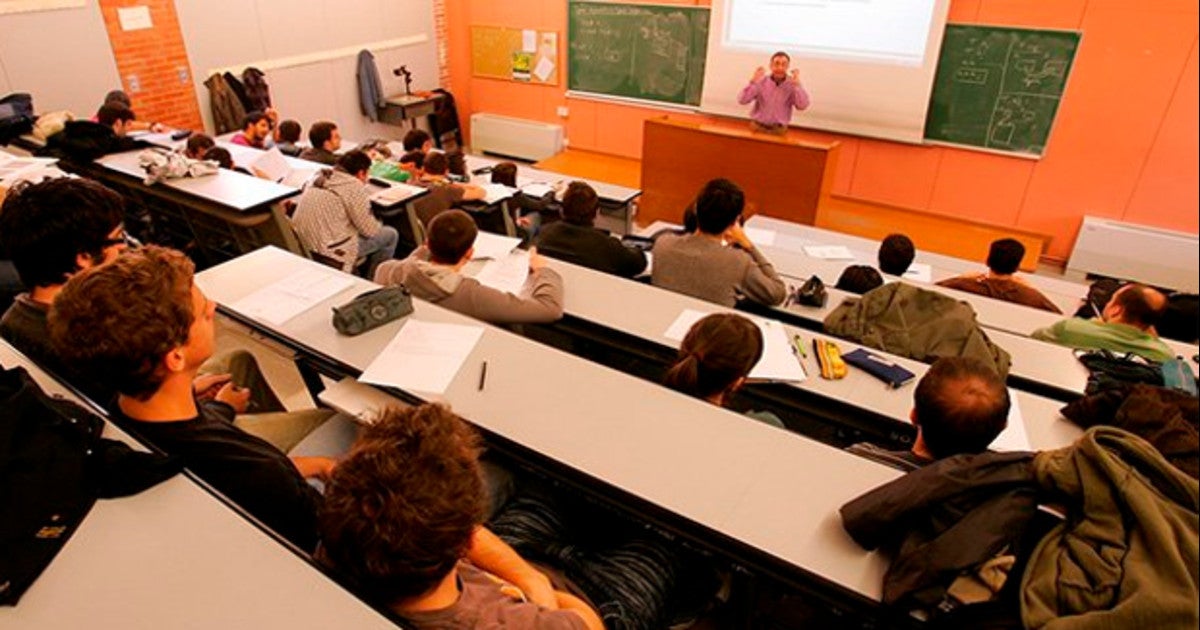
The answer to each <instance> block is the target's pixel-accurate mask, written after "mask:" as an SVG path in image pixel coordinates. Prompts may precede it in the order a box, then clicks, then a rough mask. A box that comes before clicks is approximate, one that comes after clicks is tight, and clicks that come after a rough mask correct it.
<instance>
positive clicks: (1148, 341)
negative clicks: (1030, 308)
mask: <svg viewBox="0 0 1200 630" xmlns="http://www.w3.org/2000/svg"><path fill="white" fill-rule="evenodd" d="M1166 305H1167V299H1166V297H1164V296H1163V294H1161V293H1159V292H1158V291H1155V290H1154V289H1151V288H1150V287H1147V286H1144V285H1141V284H1127V285H1125V286H1123V287H1121V288H1120V289H1118V290H1117V292H1116V293H1114V294H1113V296H1112V299H1111V300H1109V301H1108V304H1105V305H1104V310H1103V311H1102V312H1101V313H1100V318H1099V319H1080V318H1077V317H1072V318H1070V319H1064V320H1062V321H1060V322H1057V323H1055V324H1054V325H1052V326H1047V327H1046V328H1041V329H1038V330H1035V331H1034V332H1033V335H1032V336H1033V338H1034V339H1041V340H1042V341H1049V342H1051V343H1056V344H1059V345H1063V346H1068V347H1071V348H1078V349H1082V350H1096V349H1102V350H1111V351H1113V352H1117V353H1126V352H1131V353H1133V354H1136V355H1138V356H1140V357H1143V358H1145V359H1149V360H1150V361H1157V362H1162V361H1170V360H1171V359H1174V358H1175V353H1174V352H1172V351H1171V348H1170V347H1168V346H1167V344H1165V343H1163V342H1162V341H1161V340H1159V338H1158V333H1157V332H1156V330H1155V328H1154V325H1155V324H1156V323H1157V322H1158V319H1159V318H1160V317H1161V316H1162V313H1163V310H1164V309H1165V308H1166Z"/></svg>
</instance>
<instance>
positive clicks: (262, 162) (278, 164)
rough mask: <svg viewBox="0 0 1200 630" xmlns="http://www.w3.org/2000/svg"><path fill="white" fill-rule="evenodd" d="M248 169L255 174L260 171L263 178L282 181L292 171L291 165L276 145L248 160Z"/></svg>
mask: <svg viewBox="0 0 1200 630" xmlns="http://www.w3.org/2000/svg"><path fill="white" fill-rule="evenodd" d="M250 170H251V171H253V172H254V173H255V174H258V173H261V174H262V176H263V177H264V178H265V179H269V180H271V181H273V182H282V181H283V180H284V179H285V178H287V176H288V175H290V174H291V173H292V166H291V165H290V164H288V161H287V158H285V157H283V153H281V152H280V151H279V149H278V148H277V147H271V148H270V149H269V150H267V151H263V152H261V153H259V154H258V156H257V157H255V158H254V160H253V161H252V162H250Z"/></svg>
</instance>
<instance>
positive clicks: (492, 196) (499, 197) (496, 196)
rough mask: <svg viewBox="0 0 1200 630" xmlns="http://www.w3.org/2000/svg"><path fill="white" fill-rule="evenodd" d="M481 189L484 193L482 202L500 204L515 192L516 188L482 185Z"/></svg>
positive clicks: (500, 185)
mask: <svg viewBox="0 0 1200 630" xmlns="http://www.w3.org/2000/svg"><path fill="white" fill-rule="evenodd" d="M481 187H482V188H483V190H484V192H485V193H486V195H485V196H484V198H483V201H484V202H485V203H488V204H493V203H500V202H501V201H504V200H505V199H508V198H509V197H511V196H513V194H515V193H516V192H517V189H516V188H509V187H508V186H505V185H504V184H482V185H481Z"/></svg>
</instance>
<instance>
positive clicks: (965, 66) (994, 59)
mask: <svg viewBox="0 0 1200 630" xmlns="http://www.w3.org/2000/svg"><path fill="white" fill-rule="evenodd" d="M1078 49H1079V33H1078V32H1074V31H1046V30H1031V29H1021V28H1001V27H992V26H974V25H964V24H949V25H947V26H946V36H945V38H944V39H943V40H942V55H941V58H940V59H939V60H938V67H937V77H936V78H935V79H934V83H933V98H932V100H931V102H930V104H929V116H928V118H927V119H926V121H925V138H926V139H927V140H935V141H941V142H949V143H952V144H962V145H968V146H974V147H980V148H984V149H994V150H997V151H1005V152H1011V153H1018V154H1023V155H1033V156H1039V155H1041V154H1042V152H1043V151H1045V148H1046V140H1047V138H1049V137H1050V128H1051V127H1052V126H1053V124H1054V115H1055V113H1057V112H1058V104H1059V101H1060V100H1061V99H1062V95H1063V90H1064V89H1065V88H1066V85H1067V75H1068V74H1070V72H1071V63H1072V61H1074V59H1075V51H1076V50H1078Z"/></svg>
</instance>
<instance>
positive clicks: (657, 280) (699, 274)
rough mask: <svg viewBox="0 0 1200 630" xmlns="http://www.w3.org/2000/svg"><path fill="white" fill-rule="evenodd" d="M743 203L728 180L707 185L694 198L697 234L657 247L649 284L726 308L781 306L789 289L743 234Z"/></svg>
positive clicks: (668, 238) (664, 239) (665, 238)
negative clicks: (745, 304)
mask: <svg viewBox="0 0 1200 630" xmlns="http://www.w3.org/2000/svg"><path fill="white" fill-rule="evenodd" d="M745 201H746V199H745V196H744V195H743V194H742V189H741V188H738V186H737V184H734V183H733V182H731V181H729V180H727V179H714V180H712V181H710V182H708V183H707V184H705V186H704V188H703V189H702V190H701V191H700V195H699V197H697V198H696V204H695V205H696V231H695V232H694V233H691V234H684V235H674V234H664V235H662V236H661V237H659V238H658V239H657V240H656V241H655V242H654V249H653V254H654V270H653V272H652V274H651V282H653V284H654V285H655V286H659V287H662V288H664V289H670V290H672V291H676V292H679V293H683V294H686V295H690V296H692V297H695V298H700V299H702V300H708V301H709V302H715V303H717V304H722V305H724V306H733V305H734V304H736V303H737V301H738V299H739V298H745V299H749V300H752V301H754V302H758V303H761V304H765V305H768V306H773V305H775V304H779V303H781V302H783V299H784V298H785V297H787V285H786V284H784V282H783V279H782V278H780V277H779V274H777V273H775V268H774V267H773V266H772V265H771V262H770V261H768V260H767V258H766V256H764V255H763V254H762V252H760V251H758V248H757V247H755V246H754V243H752V242H750V239H749V238H747V237H746V233H745V232H743V231H742V224H741V219H742V209H743V207H744V206H745Z"/></svg>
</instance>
